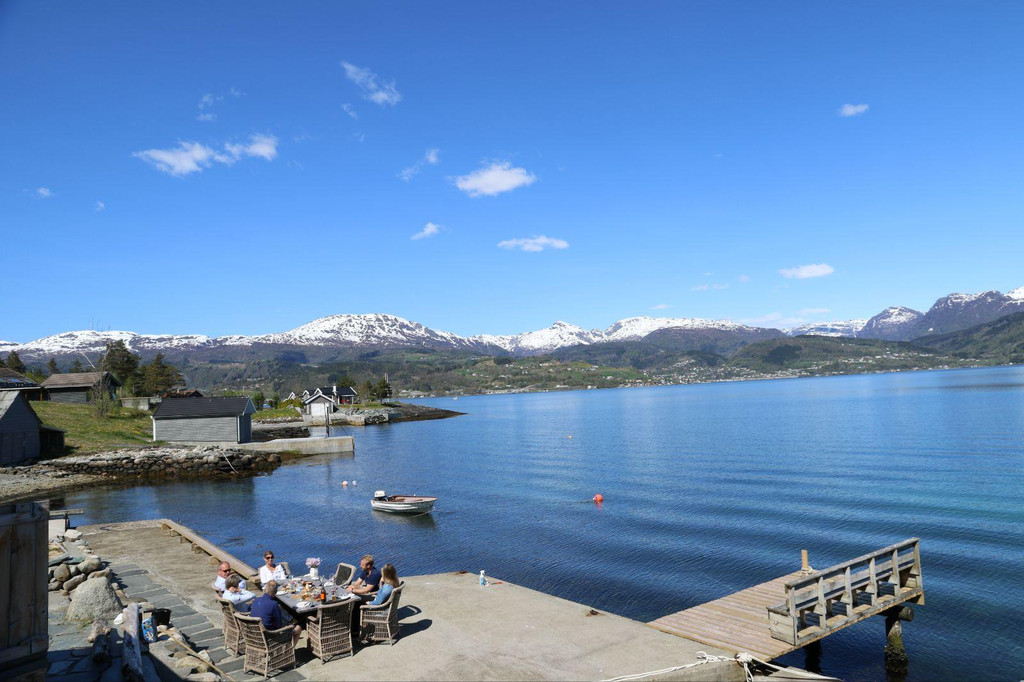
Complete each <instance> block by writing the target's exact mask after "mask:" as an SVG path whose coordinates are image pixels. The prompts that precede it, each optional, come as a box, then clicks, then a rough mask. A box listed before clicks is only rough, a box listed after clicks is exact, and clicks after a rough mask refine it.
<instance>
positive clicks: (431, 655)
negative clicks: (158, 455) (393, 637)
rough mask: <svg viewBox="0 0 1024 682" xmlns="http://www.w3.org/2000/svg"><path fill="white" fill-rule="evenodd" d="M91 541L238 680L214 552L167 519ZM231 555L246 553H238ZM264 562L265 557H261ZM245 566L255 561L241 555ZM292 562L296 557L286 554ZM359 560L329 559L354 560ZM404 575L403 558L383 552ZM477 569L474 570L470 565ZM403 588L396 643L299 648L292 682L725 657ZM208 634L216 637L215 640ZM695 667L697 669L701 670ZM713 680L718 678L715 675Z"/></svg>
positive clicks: (649, 631) (412, 580) (455, 582)
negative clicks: (175, 530)
mask: <svg viewBox="0 0 1024 682" xmlns="http://www.w3.org/2000/svg"><path fill="white" fill-rule="evenodd" d="M80 530H82V531H83V533H85V539H86V540H87V541H88V542H89V544H90V546H91V547H92V548H93V549H94V550H95V551H96V552H97V553H98V554H100V556H102V557H103V558H104V559H106V560H108V561H110V562H111V563H112V565H113V566H114V567H115V573H116V572H117V569H120V570H121V572H122V573H123V574H124V577H123V583H124V585H125V594H126V596H127V597H128V598H129V599H137V600H139V601H141V600H145V599H146V598H147V596H152V595H162V601H161V603H162V604H163V603H166V604H168V605H169V607H170V608H171V609H172V613H171V619H172V623H173V622H174V619H175V608H176V607H175V604H180V605H181V606H180V607H179V612H183V613H185V614H187V615H186V617H185V618H184V619H182V621H183V622H187V623H188V626H187V627H185V628H183V630H184V631H185V632H186V634H188V632H189V629H196V630H197V636H200V635H201V636H202V637H203V642H204V644H205V646H206V647H207V648H208V649H209V652H210V654H211V657H212V658H213V660H214V661H216V662H217V664H218V666H220V667H221V668H222V669H224V670H226V671H228V672H229V673H230V674H231V675H232V677H233V678H235V679H249V677H250V676H247V675H243V674H242V673H241V659H239V658H237V657H232V656H230V655H229V654H228V653H227V652H226V651H225V650H224V649H223V646H222V644H223V642H222V639H221V638H219V635H218V634H217V633H219V630H220V627H221V613H220V611H219V609H218V607H217V604H216V602H215V601H214V598H215V597H214V593H213V591H212V590H211V588H210V583H211V581H212V580H213V578H214V574H215V572H216V569H215V567H214V566H213V565H212V564H211V562H210V557H209V556H208V555H206V554H204V553H196V552H195V551H193V549H192V546H191V545H190V544H188V543H182V542H181V541H180V540H179V538H178V537H176V536H173V535H170V534H168V532H167V531H165V530H163V529H162V528H161V525H160V521H140V522H132V523H125V524H110V525H95V526H83V527H81V528H80ZM236 553H238V554H241V553H239V552H237V551H236ZM254 554H255V555H256V556H255V559H258V558H259V556H258V554H259V553H258V552H254ZM241 558H242V559H246V558H249V559H250V560H252V559H253V558H252V557H247V556H243V557H241ZM280 559H282V560H285V561H289V562H290V563H291V565H292V566H298V565H300V558H299V557H280ZM356 559H357V557H354V556H344V557H341V556H339V557H331V558H330V561H340V560H344V561H348V562H350V563H351V562H353V561H355V560H356ZM387 559H388V560H392V561H393V562H394V563H395V564H396V565H397V566H398V567H399V569H401V557H388V558H387ZM466 568H467V569H475V568H476V567H475V566H467V567H466ZM401 577H402V578H403V579H404V580H405V581H406V588H405V590H404V591H403V598H402V602H401V607H400V609H399V619H400V623H401V628H402V629H401V637H400V639H399V640H398V642H397V643H396V644H395V645H394V646H388V645H387V644H377V645H373V646H368V647H363V648H357V649H356V652H355V655H354V656H351V657H347V658H341V659H335V660H332V661H331V662H329V663H327V664H326V665H325V664H321V662H320V661H319V660H318V659H313V658H312V657H311V655H310V654H309V652H308V650H307V648H306V640H305V637H303V639H302V640H301V641H300V644H299V650H298V658H299V662H300V665H299V667H298V669H297V670H294V671H289V672H286V673H283V674H281V675H279V676H278V678H279V679H281V680H282V681H285V680H301V679H316V680H339V679H365V680H392V679H403V680H464V679H474V680H476V679H484V680H506V679H508V680H511V679H516V680H564V679H595V680H596V679H609V678H614V677H618V676H622V675H630V674H636V673H642V672H647V671H654V670H662V669H665V668H670V667H674V666H682V665H686V664H690V663H694V662H695V661H696V660H697V655H696V654H697V652H698V651H705V652H707V653H708V654H713V655H726V656H728V655H730V654H728V653H727V652H725V651H723V650H720V649H716V648H714V647H709V646H707V645H705V644H700V643H698V642H694V641H690V640H686V639H683V638H680V637H677V636H674V635H670V634H667V633H663V632H659V631H658V630H656V629H654V628H651V627H649V626H647V625H645V624H644V623H640V622H637V621H633V620H630V619H628V618H623V617H620V616H616V615H613V614H609V613H604V612H597V611H593V610H592V609H591V608H590V607H588V606H586V605H583V604H578V603H575V602H570V601H567V600H565V599H560V598H558V597H552V596H550V595H546V594H543V593H541V592H537V591H535V590H531V589H527V588H525V587H522V586H519V585H513V584H511V583H509V582H507V581H503V580H501V578H500V576H499V577H497V578H495V577H492V578H491V581H492V582H491V584H490V585H488V586H486V587H481V586H480V585H479V584H478V574H476V573H475V572H469V573H458V572H451V573H441V574H435V575H423V576H401ZM211 631H213V634H211ZM697 671H699V672H697ZM710 673H714V674H713V675H711V677H709V674H710ZM650 679H677V680H703V679H716V680H723V681H730V680H737V681H739V680H742V679H743V672H742V669H741V668H739V667H738V666H732V667H729V666H725V667H720V668H718V669H714V670H713V666H701V667H700V668H698V669H696V671H694V672H693V673H674V674H671V675H668V676H661V677H659V678H650Z"/></svg>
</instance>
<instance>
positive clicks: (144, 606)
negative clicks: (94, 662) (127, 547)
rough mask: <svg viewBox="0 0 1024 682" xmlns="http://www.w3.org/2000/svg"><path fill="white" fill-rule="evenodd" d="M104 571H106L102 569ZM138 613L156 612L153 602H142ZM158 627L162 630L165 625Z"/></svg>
mask: <svg viewBox="0 0 1024 682" xmlns="http://www.w3.org/2000/svg"><path fill="white" fill-rule="evenodd" d="M104 570H106V569H104ZM139 611H156V607H155V606H153V602H151V601H144V602H142V603H141V604H139ZM160 627H162V628H164V629H166V628H167V626H166V625H161V626H160Z"/></svg>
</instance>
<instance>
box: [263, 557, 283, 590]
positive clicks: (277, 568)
mask: <svg viewBox="0 0 1024 682" xmlns="http://www.w3.org/2000/svg"><path fill="white" fill-rule="evenodd" d="M263 560H264V561H265V562H266V564H265V565H263V566H260V584H261V585H266V584H267V583H269V582H270V581H271V580H276V581H277V582H279V583H282V582H284V581H285V580H287V579H288V576H287V575H286V574H285V571H284V566H282V565H281V564H275V563H274V553H273V552H271V551H270V550H267V551H266V552H264V553H263Z"/></svg>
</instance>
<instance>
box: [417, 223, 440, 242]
mask: <svg viewBox="0 0 1024 682" xmlns="http://www.w3.org/2000/svg"><path fill="white" fill-rule="evenodd" d="M442 229H444V225H435V224H434V223H427V224H426V225H424V226H423V229H422V230H420V231H419V232H417V233H416V234H414V235H413V236H412V237H411V238H412V239H426V238H427V237H433V236H434V235H435V234H437V233H438V232H440V231H441V230H442Z"/></svg>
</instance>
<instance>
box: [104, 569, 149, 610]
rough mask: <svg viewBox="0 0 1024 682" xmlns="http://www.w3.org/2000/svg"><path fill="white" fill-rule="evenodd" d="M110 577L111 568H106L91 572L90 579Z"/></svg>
mask: <svg viewBox="0 0 1024 682" xmlns="http://www.w3.org/2000/svg"><path fill="white" fill-rule="evenodd" d="M109 577H110V569H109V568H104V569H103V570H102V571H93V572H92V573H90V574H89V580H92V579H93V578H109ZM152 610H153V609H150V611H152Z"/></svg>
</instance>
